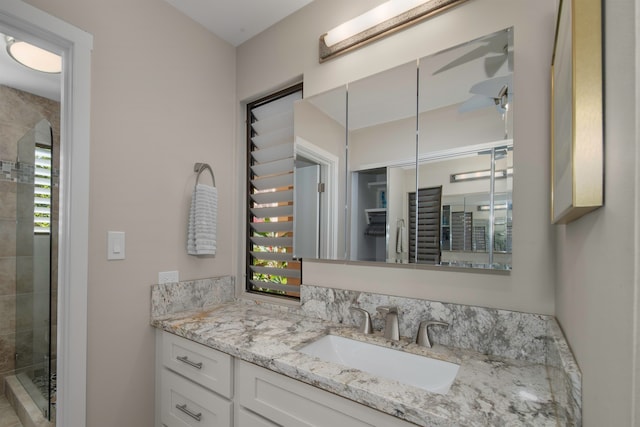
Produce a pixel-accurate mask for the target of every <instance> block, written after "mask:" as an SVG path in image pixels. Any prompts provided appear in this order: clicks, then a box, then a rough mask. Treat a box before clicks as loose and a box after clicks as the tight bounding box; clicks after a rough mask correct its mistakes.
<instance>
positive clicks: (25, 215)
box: [0, 86, 59, 425]
mask: <svg viewBox="0 0 640 427" xmlns="http://www.w3.org/2000/svg"><path fill="white" fill-rule="evenodd" d="M3 107H4V108H3ZM0 114H1V115H2V116H0V137H1V138H0V205H1V206H2V207H1V208H0V237H1V239H0V240H2V242H0V280H2V281H3V283H0V291H1V292H0V305H1V306H2V307H1V308H3V309H4V310H2V311H4V313H0V383H1V384H2V387H0V391H3V390H4V384H5V382H4V380H5V378H10V377H14V376H15V378H17V380H18V381H19V384H20V385H21V386H22V388H24V390H25V391H26V392H27V393H28V395H29V396H30V398H31V400H32V402H29V406H31V407H33V404H35V406H37V408H38V409H39V411H40V413H41V414H42V417H43V418H44V419H45V420H50V421H51V422H52V423H53V422H55V407H56V336H57V333H56V332H57V331H56V319H57V315H56V314H57V265H58V259H57V258H58V256H57V253H58V250H57V247H58V226H57V222H58V221H57V220H58V185H57V181H58V175H59V174H58V172H57V171H58V168H59V156H58V149H59V143H58V141H59V132H58V131H57V130H55V131H54V129H53V128H52V123H53V126H55V127H58V126H57V123H59V103H58V102H55V101H51V100H48V99H45V98H40V97H38V96H35V95H31V94H29V93H26V92H22V91H19V90H17V89H13V88H9V87H4V86H0ZM7 114H8V115H9V116H11V117H10V118H11V123H10V124H8V118H7V117H5V116H6V115H7ZM26 123H30V124H31V123H35V124H33V125H30V126H31V127H30V128H29V129H28V130H27V131H26V132H25V133H24V134H22V136H20V137H17V136H16V135H19V132H22V131H23V130H24V128H26V126H27V125H26ZM19 129H20V130H19ZM12 383H13V384H18V382H16V381H15V380H14V381H13V382H12ZM6 384H7V385H9V382H7V383H6ZM9 388H11V387H9ZM14 394H15V395H16V396H17V395H19V394H21V395H25V393H24V392H21V393H16V392H15V391H14ZM47 425H49V424H47Z"/></svg>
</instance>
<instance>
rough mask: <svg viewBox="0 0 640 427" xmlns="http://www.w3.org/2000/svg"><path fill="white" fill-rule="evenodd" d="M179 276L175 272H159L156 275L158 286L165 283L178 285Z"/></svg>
mask: <svg viewBox="0 0 640 427" xmlns="http://www.w3.org/2000/svg"><path fill="white" fill-rule="evenodd" d="M179 281H180V276H179V274H178V272H177V271H161V272H160V273H158V284H160V285H164V284H165V283H178V282H179Z"/></svg>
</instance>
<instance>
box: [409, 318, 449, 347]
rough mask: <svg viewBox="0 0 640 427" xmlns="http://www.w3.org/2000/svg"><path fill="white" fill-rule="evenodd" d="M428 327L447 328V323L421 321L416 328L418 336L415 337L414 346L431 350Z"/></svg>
mask: <svg viewBox="0 0 640 427" xmlns="http://www.w3.org/2000/svg"><path fill="white" fill-rule="evenodd" d="M429 326H446V327H449V324H448V323H447V322H439V321H437V320H423V321H422V322H420V326H418V335H417V336H416V344H418V345H421V346H423V347H428V348H431V341H430V340H429Z"/></svg>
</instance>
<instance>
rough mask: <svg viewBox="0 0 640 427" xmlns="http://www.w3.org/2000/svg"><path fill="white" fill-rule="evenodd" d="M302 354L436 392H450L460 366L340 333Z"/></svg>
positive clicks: (313, 345)
mask: <svg viewBox="0 0 640 427" xmlns="http://www.w3.org/2000/svg"><path fill="white" fill-rule="evenodd" d="M298 351H300V352H301V353H304V354H307V355H309V356H315V357H317V358H319V359H322V360H324V361H325V362H333V363H339V364H341V365H344V366H348V367H350V368H355V369H359V370H361V371H364V372H368V373H370V374H373V375H377V376H380V377H384V378H388V379H392V380H396V381H400V382H401V383H404V384H407V385H411V386H414V387H418V388H421V389H424V390H427V391H430V392H433V393H439V394H447V392H448V391H449V388H450V387H451V384H452V383H453V380H455V378H456V374H457V373H458V369H459V368H460V365H456V364H455V363H450V362H445V361H443V360H437V359H432V358H429V357H425V356H420V355H417V354H412V353H407V352H404V351H399V350H394V349H392V348H387V347H382V346H379V345H375V344H369V343H365V342H361V341H356V340H352V339H349V338H344V337H340V336H337V335H325V336H324V337H322V338H320V339H319V340H317V341H314V342H312V343H310V344H307V345H305V346H304V347H302V348H300V350H298Z"/></svg>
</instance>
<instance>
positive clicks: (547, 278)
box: [237, 0, 555, 314]
mask: <svg viewBox="0 0 640 427" xmlns="http://www.w3.org/2000/svg"><path fill="white" fill-rule="evenodd" d="M371 3H372V2H370V1H364V0H358V1H349V2H343V1H339V0H324V1H319V2H313V3H312V4H310V5H309V6H307V7H306V8H304V9H302V10H301V11H299V12H298V13H296V14H294V15H291V16H290V17H288V18H286V19H285V20H283V21H281V22H280V23H278V24H277V25H276V26H274V27H272V28H270V29H267V30H266V31H264V32H263V33H261V34H260V35H258V36H257V37H255V38H253V39H251V40H249V41H248V42H246V43H244V44H243V45H241V46H239V47H238V50H237V56H238V59H237V70H238V80H237V84H238V89H237V92H238V97H239V101H244V100H249V99H254V98H255V97H257V96H258V95H259V94H263V93H265V92H268V91H269V90H274V89H276V88H278V87H280V86H282V85H284V84H286V82H290V81H291V80H292V79H295V78H296V77H297V76H300V75H304V84H305V97H307V96H310V95H313V94H316V93H319V92H322V91H325V90H328V89H330V88H333V87H336V86H338V85H341V84H344V83H347V82H349V81H354V80H356V79H359V78H362V77H364V76H366V75H370V74H372V73H376V72H379V71H381V70H384V69H388V68H391V67H394V66H397V65H400V64H406V63H408V62H409V61H411V60H415V59H416V58H419V57H422V56H425V55H428V54H430V53H435V52H438V51H440V50H442V49H444V48H448V47H451V46H455V45H457V44H460V43H463V42H465V41H468V40H472V39H475V38H477V37H480V36H483V35H486V34H489V33H493V32H495V31H498V30H501V29H504V28H507V27H510V26H514V37H515V41H514V44H515V77H514V88H515V89H514V93H517V99H516V100H515V101H514V103H515V109H514V118H513V121H514V127H515V131H514V149H515V152H514V169H515V171H516V172H515V177H514V201H513V205H514V222H513V271H512V272H511V274H509V275H494V274H483V273H473V272H469V273H451V272H441V271H424V270H413V269H406V268H404V269H403V268H392V267H383V268H379V267H375V268H374V267H362V266H348V265H339V264H334V265H332V266H331V268H330V269H328V268H326V265H325V264H321V263H314V262H305V263H304V266H303V277H304V281H305V282H306V283H308V284H313V285H325V286H334V287H339V288H345V289H352V290H368V291H370V292H379V293H393V294H395V295H400V296H407V297H418V298H427V299H433V300H439V301H447V302H455V303H460V304H474V305H480V306H485V307H497V308H504V309H511V310H518V311H528V312H534V313H542V314H554V312H555V305H554V302H555V295H554V292H555V291H554V277H555V275H554V271H555V257H554V245H553V239H552V236H553V227H552V226H551V224H550V223H549V194H548V193H549V110H548V106H549V85H550V83H549V69H548V68H549V67H548V64H549V63H550V58H551V51H552V47H553V46H552V45H553V32H554V20H555V1H554V0H541V1H536V2H531V1H527V0H475V1H472V2H467V3H464V4H463V5H461V6H460V7H456V8H454V9H451V10H450V11H448V12H447V13H445V14H442V15H438V16H436V17H433V18H431V19H428V20H426V21H424V22H423V23H421V24H418V25H416V26H413V27H411V28H409V29H407V30H404V31H402V32H399V33H396V34H394V35H393V36H392V37H388V38H385V39H383V40H380V41H377V42H375V43H373V44H370V45H368V46H367V47H365V48H362V49H358V50H356V51H354V52H352V53H349V54H348V55H345V56H341V57H338V58H335V59H332V60H330V61H328V62H325V63H322V64H319V63H318V56H317V55H318V48H317V45H318V37H319V36H320V34H323V33H324V32H326V31H327V30H328V29H331V28H333V27H334V26H336V25H338V24H340V23H342V22H344V21H345V20H347V19H349V18H352V17H354V16H357V15H358V14H360V13H362V12H364V11H366V10H368V9H369V8H370V7H372V4H371ZM454 29H455V30H454ZM293 34H295V37H292V35H293ZM241 138H242V135H241V134H239V139H238V146H239V147H242V139H241ZM239 149H240V148H239ZM241 155H242V154H241V153H239V154H238V156H241ZM239 158H242V157H239ZM241 185H242V184H241V183H239V187H238V191H239V192H241V191H243V190H242V188H243V187H241ZM238 209H239V210H240V209H242V207H241V206H238ZM240 212H242V210H240ZM238 233H239V234H240V235H242V233H243V231H242V229H238ZM240 241H242V240H240ZM238 258H239V259H240V260H242V254H241V253H239V254H238ZM241 271H242V270H241V265H240V266H239V267H238V272H239V273H238V274H240V272H241ZM239 277H241V276H239ZM390 284H392V285H390Z"/></svg>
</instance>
